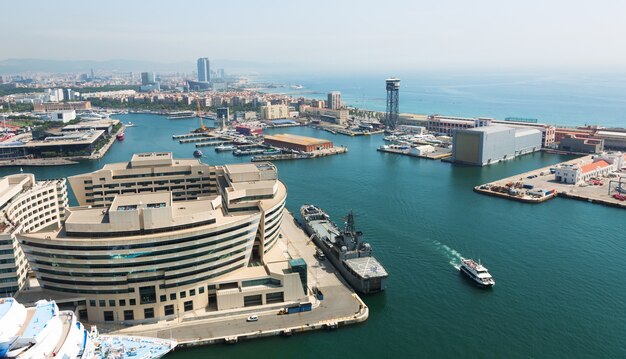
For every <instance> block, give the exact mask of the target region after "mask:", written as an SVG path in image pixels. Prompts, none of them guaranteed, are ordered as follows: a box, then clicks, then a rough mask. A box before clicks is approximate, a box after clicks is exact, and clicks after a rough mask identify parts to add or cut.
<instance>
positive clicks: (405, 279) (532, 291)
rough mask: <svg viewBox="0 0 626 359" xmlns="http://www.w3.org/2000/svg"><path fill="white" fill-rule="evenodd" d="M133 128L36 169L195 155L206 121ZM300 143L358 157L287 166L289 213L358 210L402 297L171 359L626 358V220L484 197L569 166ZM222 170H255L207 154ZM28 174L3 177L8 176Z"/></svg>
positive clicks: (63, 172) (585, 208) (353, 143)
mask: <svg viewBox="0 0 626 359" xmlns="http://www.w3.org/2000/svg"><path fill="white" fill-rule="evenodd" d="M121 118H122V119H123V121H124V122H127V121H129V120H130V121H132V122H134V123H136V124H137V125H138V126H137V127H133V128H129V129H127V130H126V140H125V141H124V142H118V143H116V144H115V145H114V146H113V147H112V148H111V150H110V152H109V153H108V154H107V155H106V156H105V157H104V159H102V160H101V161H99V162H87V163H84V164H80V165H76V166H65V167H48V168H24V171H33V172H34V173H35V174H36V175H37V176H38V178H52V177H61V176H68V175H71V174H75V173H83V172H86V171H92V170H95V169H97V168H100V167H101V166H102V165H104V164H105V163H108V162H119V161H127V160H128V159H129V158H130V156H131V154H132V153H134V152H142V151H173V152H174V154H175V156H176V157H179V158H180V157H191V154H192V152H193V150H194V147H193V145H192V144H186V145H181V144H178V142H177V141H173V140H172V139H171V135H172V134H173V133H185V132H187V131H189V130H191V129H193V128H195V127H197V125H198V124H197V120H166V119H165V118H164V117H160V116H152V115H125V116H121ZM269 132H274V133H276V132H290V133H296V134H302V135H308V136H315V137H323V138H328V139H331V140H332V141H334V142H335V143H336V144H338V145H346V146H348V147H349V149H350V152H349V153H348V154H345V155H339V156H333V157H326V158H320V159H314V160H303V161H285V162H277V163H276V164H277V166H278V169H279V177H280V179H281V180H282V181H284V182H285V183H286V184H287V186H288V189H289V194H288V208H289V210H291V211H292V212H297V210H298V208H299V207H300V205H301V204H302V203H316V204H319V205H320V206H322V207H323V208H325V209H326V210H327V211H329V212H330V214H331V215H332V216H333V219H335V220H336V221H340V216H343V215H344V214H345V213H346V212H347V211H348V210H350V209H352V210H354V211H355V213H356V215H357V217H356V221H357V222H356V223H357V228H359V229H360V230H362V231H363V232H364V233H365V236H366V238H367V240H369V242H370V243H371V244H372V246H373V248H374V252H375V255H376V256H377V257H378V258H379V259H380V260H381V262H382V263H383V264H384V265H385V266H386V268H387V270H388V271H389V272H390V278H389V286H388V290H387V291H386V292H384V293H382V294H378V295H373V296H368V297H365V298H364V299H365V302H366V303H367V304H368V305H369V306H370V319H369V320H368V321H367V322H365V323H364V324H362V325H356V326H349V327H345V328H342V329H339V330H336V331H332V332H326V331H319V332H313V333H307V334H300V335H294V336H293V337H291V338H278V337H277V338H270V339H260V340H254V341H248V342H241V343H239V344H237V345H234V346H227V345H216V346H208V347H202V348H195V349H190V350H179V351H176V352H175V353H173V354H171V355H169V356H168V358H173V359H175V358H178V359H184V358H200V357H202V358H213V357H214V358H258V357H259V354H260V353H262V355H261V356H262V357H267V358H271V357H273V358H291V357H298V358H320V357H343V358H358V359H362V358H386V357H397V358H407V357H424V358H426V357H431V358H433V357H436V358H455V357H457V358H458V357H459V356H466V357H472V358H479V357H482V358H487V357H491V358H561V357H571V358H574V357H588V358H623V357H625V356H626V321H625V316H626V300H625V298H626V261H625V259H626V258H625V256H626V245H625V242H624V233H626V222H625V221H624V218H625V215H626V212H624V211H623V210H619V209H614V208H608V207H603V206H599V205H593V204H590V203H585V202H578V201H573V200H566V199H560V198H558V199H555V200H552V201H549V202H547V203H544V204H541V205H528V204H523V203H517V202H512V201H507V200H502V199H498V198H492V197H486V196H482V195H479V194H475V193H474V192H472V189H471V188H472V186H474V185H476V184H480V183H484V182H487V181H491V180H495V179H499V178H502V177H505V176H509V175H513V174H516V173H520V172H523V171H526V170H530V169H534V168H537V167H540V166H545V165H549V164H553V163H557V162H560V161H562V160H566V159H568V158H569V157H564V156H557V155H548V154H541V153H536V154H532V155H527V156H524V157H522V158H519V159H515V160H512V161H509V162H507V163H502V164H496V165H493V166H489V167H485V168H476V167H464V166H456V165H451V164H448V163H442V162H440V161H430V160H423V159H417V158H410V157H403V156H397V155H391V154H384V153H379V152H377V151H376V150H375V149H376V147H377V146H379V145H380V143H381V142H382V138H381V136H380V135H377V136H371V137H345V136H340V135H332V134H330V133H328V132H322V131H317V130H313V129H310V128H290V129H281V130H272V131H269ZM203 151H204V152H205V154H206V157H205V158H204V161H205V162H208V163H212V164H224V163H233V162H239V161H246V160H247V158H236V157H233V156H232V155H231V154H230V153H220V154H217V153H215V152H214V151H213V149H212V148H206V149H203ZM16 171H19V168H12V169H7V168H3V169H1V170H0V175H6V174H9V173H15V172H16ZM459 255H463V256H468V257H474V258H480V259H481V260H482V261H483V263H484V264H485V265H486V266H487V267H488V268H489V269H490V271H491V272H492V274H493V275H494V277H495V279H496V286H495V287H494V288H493V290H480V289H478V288H475V287H474V286H473V285H472V284H471V283H469V282H468V281H467V280H465V279H464V278H463V277H461V276H460V275H459V274H458V271H457V270H456V269H455V268H454V264H456V263H457V261H458V256H459Z"/></svg>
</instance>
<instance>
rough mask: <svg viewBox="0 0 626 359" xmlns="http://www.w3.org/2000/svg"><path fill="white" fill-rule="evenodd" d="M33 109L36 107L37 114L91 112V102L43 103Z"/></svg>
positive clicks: (36, 104) (37, 104)
mask: <svg viewBox="0 0 626 359" xmlns="http://www.w3.org/2000/svg"><path fill="white" fill-rule="evenodd" d="M33 107H34V111H35V112H48V111H69V110H91V102H89V101H71V102H43V103H35V104H34V105H33Z"/></svg>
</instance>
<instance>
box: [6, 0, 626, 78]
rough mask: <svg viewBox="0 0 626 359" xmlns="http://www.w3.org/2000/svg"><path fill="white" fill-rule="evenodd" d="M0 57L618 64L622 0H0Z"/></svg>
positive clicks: (329, 64) (623, 50)
mask: <svg viewBox="0 0 626 359" xmlns="http://www.w3.org/2000/svg"><path fill="white" fill-rule="evenodd" d="M1 9H2V11H1V12H0V14H1V15H0V33H1V34H2V35H3V36H2V46H1V47H0V59H7V58H40V59H61V60H64V59H81V60H109V59H132V60H152V61H157V62H179V61H195V59H196V58H197V57H200V56H208V57H210V58H213V59H216V58H217V59H233V60H246V61H256V62H264V63H280V64H285V65H288V66H293V67H303V68H318V69H330V68H336V69H339V70H345V69H352V70H369V69H394V70H396V69H397V70H406V69H436V68H446V69H450V68H456V69H473V68H488V69H516V68H519V69H525V68H561V69H563V68H574V69H575V68H599V69H615V68H619V69H622V70H624V69H626V46H625V40H624V36H625V35H626V21H625V20H624V18H626V1H625V0H606V1H603V0H600V1H581V0H569V1H565V0H524V1H507V0H474V1H468V0H458V1H457V0H428V1H421V0H413V1H411V0H400V1H396V0H387V1H381V0H377V1H369V0H365V1H339V0H318V1H306V2H304V1H295V0H291V1H272V0H266V1H235V0H231V1H171V0H169V1H161V0H151V1H134V0H132V1H131V0H124V1H117V0H103V1H84V0H83V1H65V0H63V1H4V2H3V4H2V7H1Z"/></svg>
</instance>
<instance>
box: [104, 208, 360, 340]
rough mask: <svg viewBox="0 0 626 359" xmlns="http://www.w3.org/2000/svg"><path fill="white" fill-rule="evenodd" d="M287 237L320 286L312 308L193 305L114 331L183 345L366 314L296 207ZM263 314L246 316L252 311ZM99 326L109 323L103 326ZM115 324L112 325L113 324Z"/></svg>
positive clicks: (288, 251)
mask: <svg viewBox="0 0 626 359" xmlns="http://www.w3.org/2000/svg"><path fill="white" fill-rule="evenodd" d="M280 233H281V235H282V238H280V239H279V242H278V246H279V247H280V249H281V250H282V252H283V254H284V256H285V257H287V258H298V257H299V258H303V259H304V260H305V261H306V263H307V267H308V281H309V282H308V286H309V288H312V287H314V286H315V287H317V288H319V290H320V291H321V292H322V293H323V294H324V299H323V300H317V299H316V298H315V297H314V296H310V298H311V303H312V304H313V305H312V307H313V309H312V310H311V311H308V312H300V313H294V314H282V315H281V314H279V313H280V312H281V310H282V309H283V307H285V304H284V303H283V304H274V305H272V306H259V307H247V308H242V309H238V310H229V311H223V312H207V311H204V310H200V311H194V312H190V313H185V314H184V315H181V316H180V317H179V318H178V319H175V320H171V321H163V322H159V323H155V324H145V325H138V326H133V327H129V328H120V327H118V328H115V329H116V330H114V331H113V333H115V334H126V335H143V336H151V337H159V338H174V339H176V340H177V341H178V343H179V345H180V346H183V347H187V346H197V345H206V344H214V343H225V342H228V343H236V342H238V341H240V340H246V339H253V338H261V337H267V336H278V335H291V334H292V333H300V332H305V331H310V330H316V329H326V328H337V327H341V326H345V325H349V324H354V323H360V322H363V321H365V320H367V318H368V315H369V309H368V307H367V305H365V303H364V302H363V301H362V300H361V298H359V296H358V295H357V294H356V293H354V291H353V290H352V289H351V288H350V286H349V285H348V284H347V283H345V281H344V280H343V278H341V276H340V274H339V273H337V271H336V269H335V268H334V267H333V266H332V264H331V263H330V261H323V262H318V261H317V259H315V256H314V254H315V245H314V244H313V243H312V242H311V241H310V240H309V238H308V236H307V235H306V234H305V233H304V232H303V231H302V229H301V228H299V227H298V226H297V225H296V223H295V221H294V218H293V216H292V215H291V213H289V212H288V211H287V210H285V212H284V217H283V224H282V226H281V232H280ZM252 314H254V315H257V316H258V317H259V320H258V321H256V322H247V321H246V318H247V317H248V316H250V315H252ZM99 329H101V331H102V330H106V328H104V327H101V326H99ZM111 329H113V328H111Z"/></svg>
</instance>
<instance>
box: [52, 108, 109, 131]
mask: <svg viewBox="0 0 626 359" xmlns="http://www.w3.org/2000/svg"><path fill="white" fill-rule="evenodd" d="M66 111H74V110H66ZM119 122H120V120H115V119H106V120H105V119H102V120H97V121H81V122H79V123H77V124H75V125H67V126H64V127H63V128H62V129H61V130H62V131H76V130H81V129H89V128H103V127H109V126H114V125H116V124H118V123H119Z"/></svg>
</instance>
